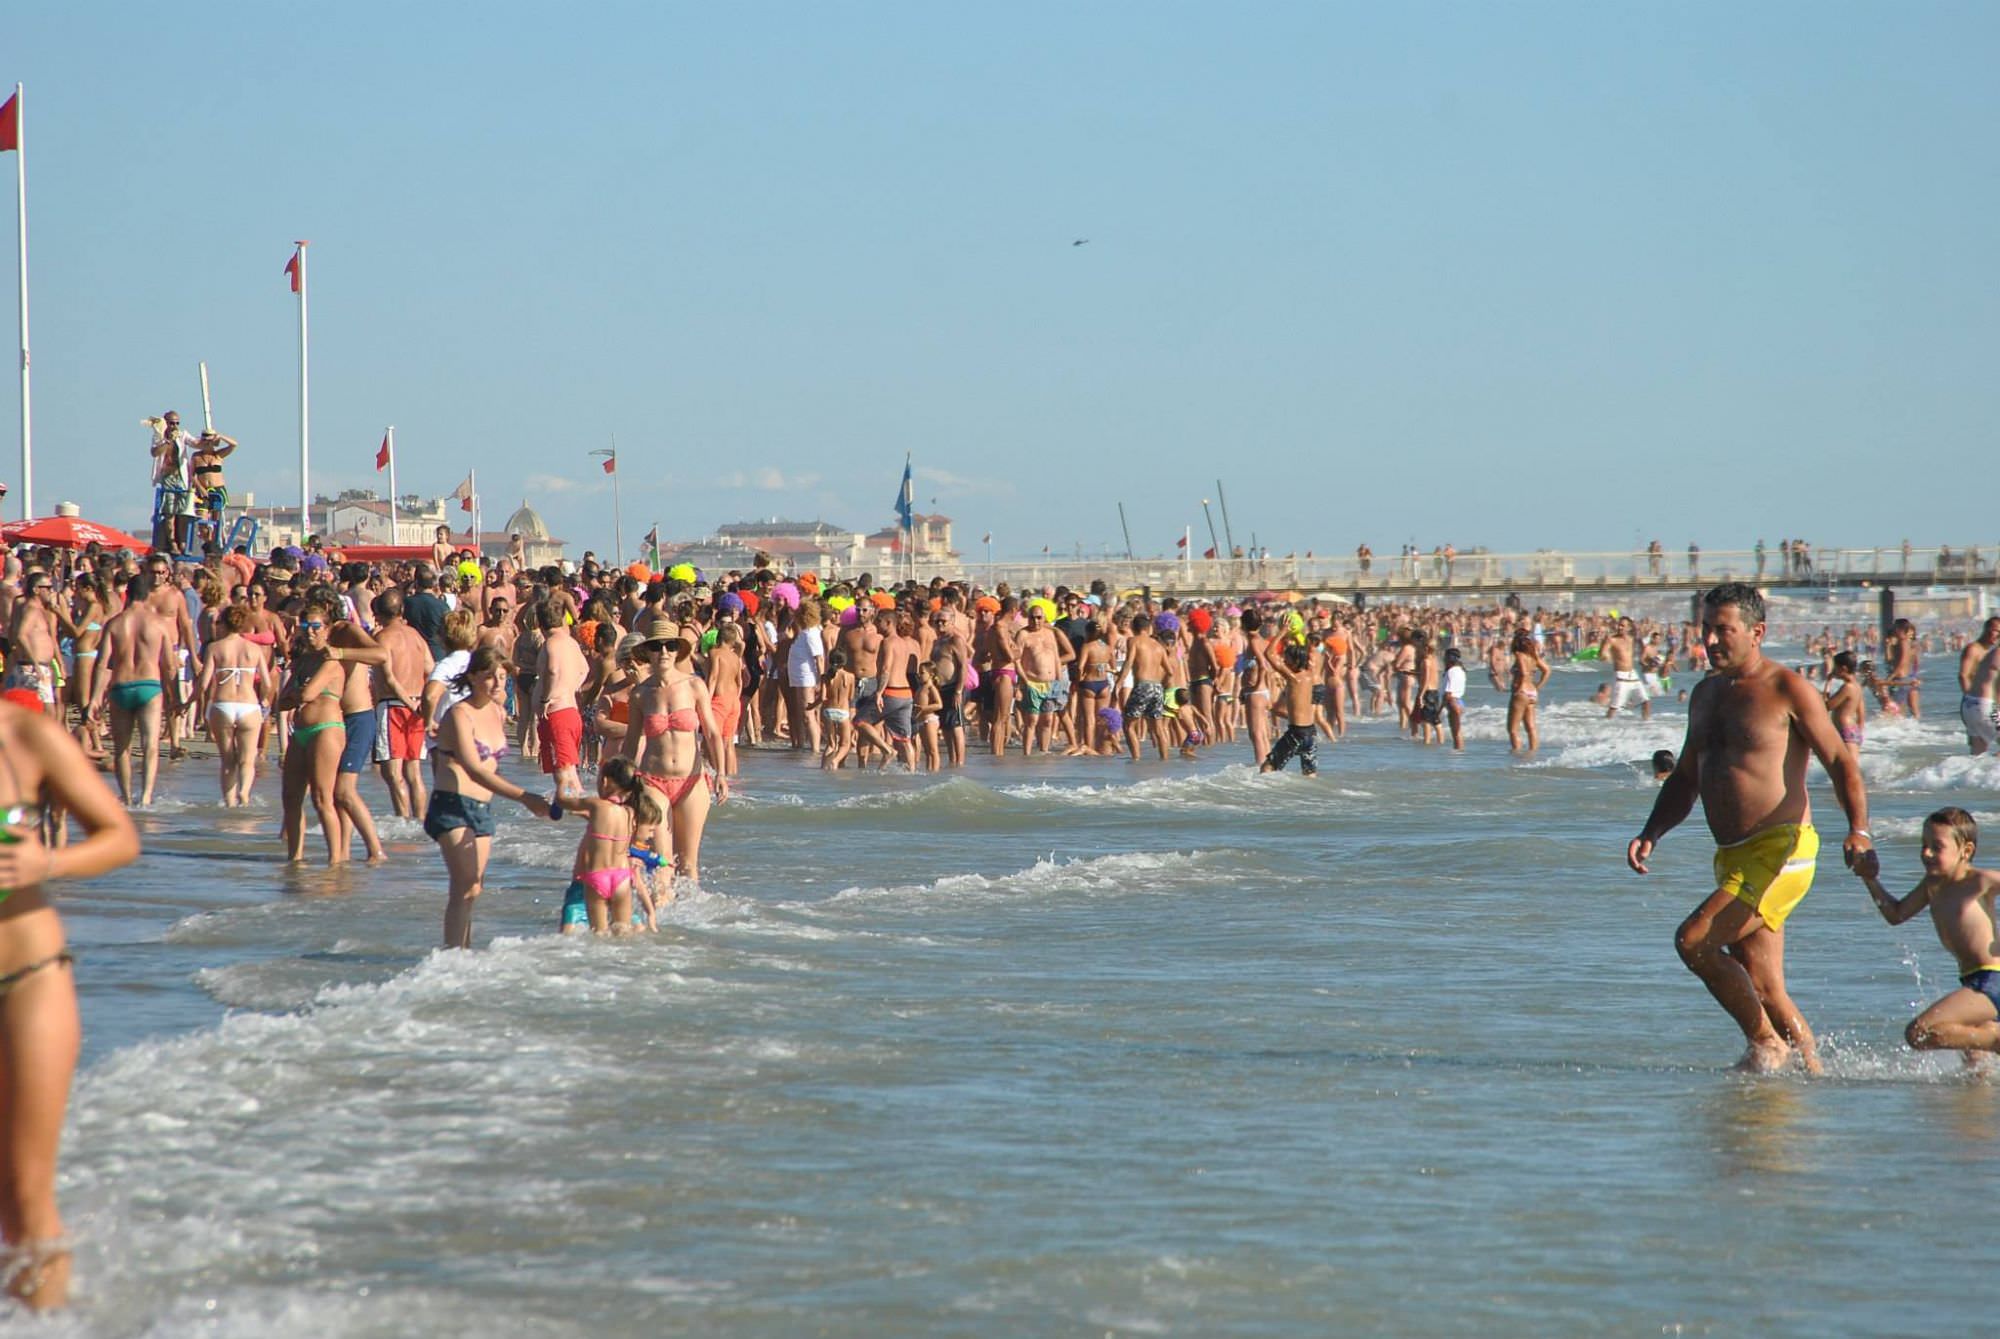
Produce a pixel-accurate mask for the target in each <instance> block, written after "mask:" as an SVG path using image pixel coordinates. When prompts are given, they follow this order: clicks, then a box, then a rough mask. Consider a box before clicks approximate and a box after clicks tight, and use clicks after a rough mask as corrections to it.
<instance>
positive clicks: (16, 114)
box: [0, 93, 21, 153]
mask: <svg viewBox="0 0 2000 1339" xmlns="http://www.w3.org/2000/svg"><path fill="white" fill-rule="evenodd" d="M20 147H21V95H20V94H19V93H16V94H15V95H14V96H13V97H11V98H9V99H7V104H6V105H5V106H4V107H0V153H11V152H12V151H14V150H16V149H18V148H20Z"/></svg>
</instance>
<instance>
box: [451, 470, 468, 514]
mask: <svg viewBox="0 0 2000 1339" xmlns="http://www.w3.org/2000/svg"><path fill="white" fill-rule="evenodd" d="M451 496H452V497H455V498H457V499H458V509H459V510H460V511H471V510H472V476H471V475H469V474H468V475H466V476H465V482H464V483H462V484H460V485H459V486H458V487H456V488H454V489H452V490H451Z"/></svg>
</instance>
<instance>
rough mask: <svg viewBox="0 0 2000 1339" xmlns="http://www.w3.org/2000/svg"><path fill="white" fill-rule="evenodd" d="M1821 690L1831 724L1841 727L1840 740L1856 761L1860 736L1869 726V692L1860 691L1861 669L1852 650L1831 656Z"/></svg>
mask: <svg viewBox="0 0 2000 1339" xmlns="http://www.w3.org/2000/svg"><path fill="white" fill-rule="evenodd" d="M1823 691H1824V692H1825V694H1826V709H1827V711H1828V712H1829V713H1830V714H1831V715H1832V716H1833V728H1834V729H1836V730H1838V731H1840V742H1841V743H1843V744H1845V745H1846V746H1847V749H1848V752H1850V753H1852V754H1853V755H1854V759H1855V761H1856V762H1859V761H1860V760H1861V739H1862V736H1863V734H1864V733H1865V732H1866V730H1867V726H1868V695H1867V694H1866V693H1864V692H1862V691H1861V671H1860V669H1859V667H1858V666H1857V665H1856V664H1855V662H1854V652H1852V651H1842V652H1841V653H1840V654H1839V655H1837V656H1835V657H1834V658H1833V668H1832V670H1831V671H1830V672H1829V673H1828V674H1827V676H1826V687H1825V689H1824V690H1823Z"/></svg>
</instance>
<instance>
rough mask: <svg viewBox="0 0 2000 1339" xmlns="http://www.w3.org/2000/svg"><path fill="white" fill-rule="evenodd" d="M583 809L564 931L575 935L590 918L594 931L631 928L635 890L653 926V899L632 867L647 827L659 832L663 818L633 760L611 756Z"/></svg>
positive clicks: (565, 902) (645, 921)
mask: <svg viewBox="0 0 2000 1339" xmlns="http://www.w3.org/2000/svg"><path fill="white" fill-rule="evenodd" d="M581 807H582V809H583V812H584V814H585V816H586V817H587V818H588V819H589V823H588V828H587V830H586V831H585V832H584V834H583V840H582V841H580V842H578V843H577V847H576V864H575V865H574V866H572V867H571V870H570V879H571V883H570V886H569V893H568V895H567V896H566V897H564V899H563V919H562V930H563V933H564V934H571V933H574V932H575V931H576V930H580V929H582V928H583V923H584V922H585V921H588V923H589V925H590V928H591V930H592V932H593V933H596V934H604V933H607V932H610V933H615V934H623V933H624V932H625V931H626V930H627V929H630V928H633V915H632V904H633V898H634V895H635V894H636V895H637V897H638V899H639V902H640V905H641V906H642V907H643V909H644V911H645V916H644V918H643V920H642V921H641V923H642V924H646V925H650V924H651V923H652V921H653V906H652V902H653V899H652V895H651V894H650V893H649V892H647V890H646V885H645V881H644V879H643V877H642V876H641V875H640V873H639V872H638V871H637V870H635V869H634V868H633V864H634V857H633V854H632V849H633V847H634V846H636V845H638V841H637V839H638V838H639V837H640V836H641V835H642V833H643V832H644V831H645V830H646V829H648V828H651V829H654V830H655V831H657V830H658V828H659V826H660V822H661V820H662V819H663V818H664V814H663V813H662V812H661V809H660V802H659V800H658V799H656V798H655V797H654V794H653V790H652V788H651V787H650V786H648V785H647V784H646V783H645V782H643V781H641V780H640V779H639V773H638V771H637V770H636V769H635V768H634V767H633V766H632V760H631V759H630V758H625V757H617V758H613V759H611V760H610V761H609V762H607V763H605V764H604V769H603V770H602V771H601V772H600V773H599V774H598V778H597V798H596V799H592V800H585V801H584V802H583V804H582V806H581Z"/></svg>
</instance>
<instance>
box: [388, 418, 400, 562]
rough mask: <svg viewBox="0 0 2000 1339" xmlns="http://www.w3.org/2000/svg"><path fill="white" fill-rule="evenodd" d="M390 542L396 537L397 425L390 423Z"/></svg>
mask: <svg viewBox="0 0 2000 1339" xmlns="http://www.w3.org/2000/svg"><path fill="white" fill-rule="evenodd" d="M389 542H390V543H391V544H395V543H397V542H398V541H397V539H396V425H395V424H393V423H391V424H390V425H389Z"/></svg>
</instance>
